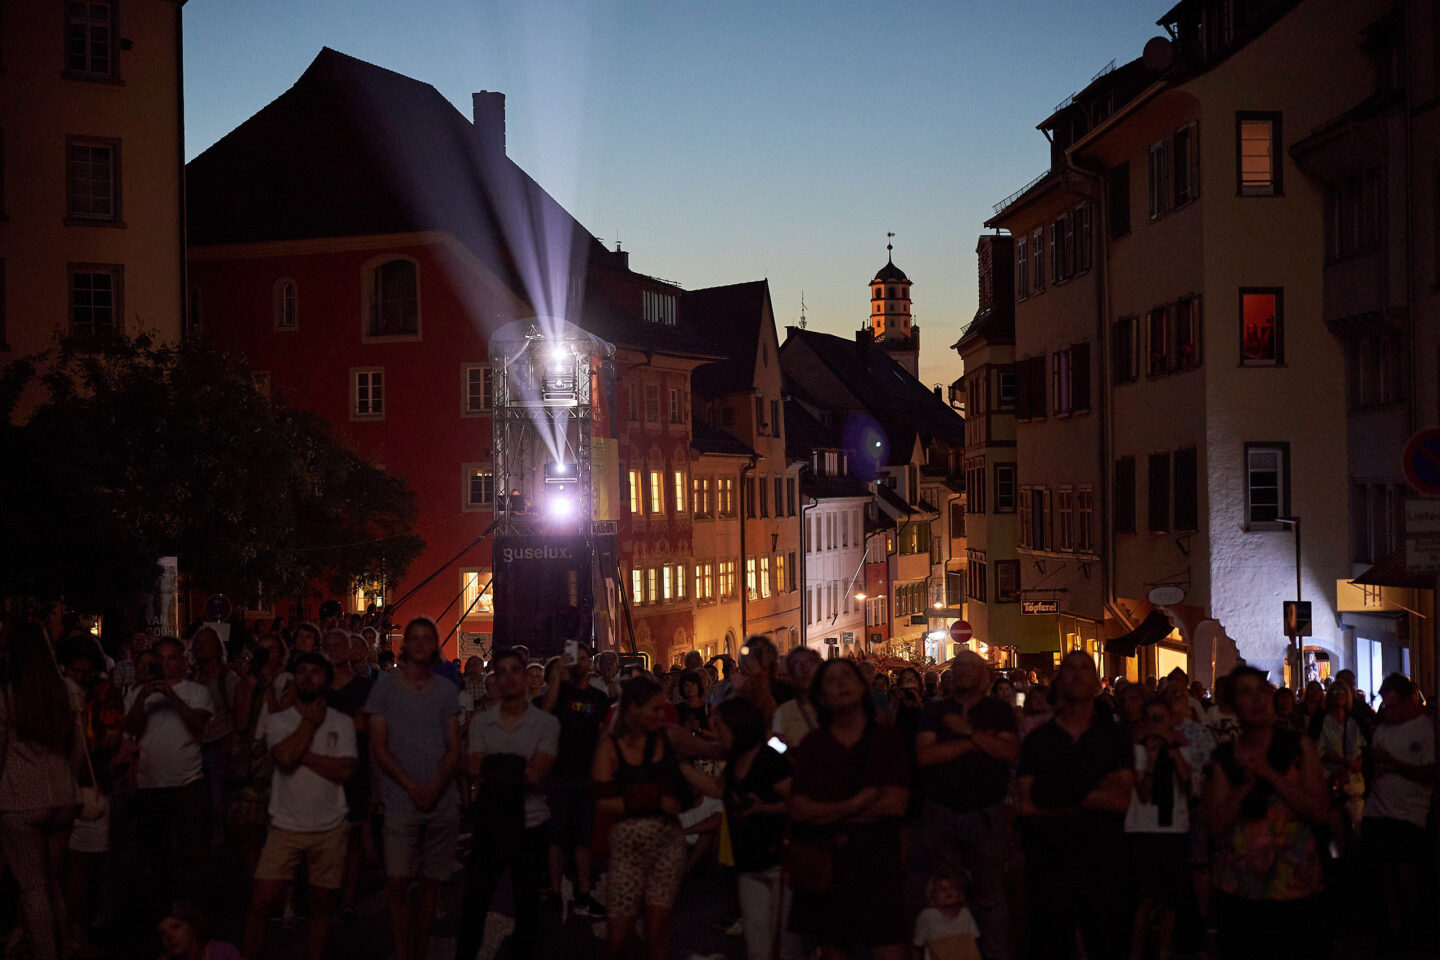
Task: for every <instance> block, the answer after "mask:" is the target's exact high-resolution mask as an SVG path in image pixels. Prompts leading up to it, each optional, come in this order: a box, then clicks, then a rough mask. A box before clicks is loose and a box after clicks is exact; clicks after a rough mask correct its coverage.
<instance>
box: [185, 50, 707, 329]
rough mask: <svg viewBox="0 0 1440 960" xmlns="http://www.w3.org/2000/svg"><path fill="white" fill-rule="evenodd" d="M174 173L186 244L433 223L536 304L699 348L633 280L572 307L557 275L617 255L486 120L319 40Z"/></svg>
mask: <svg viewBox="0 0 1440 960" xmlns="http://www.w3.org/2000/svg"><path fill="white" fill-rule="evenodd" d="M185 183H186V211H187V230H188V238H187V239H188V241H189V243H190V244H192V245H194V246H209V245H215V244H229V243H259V242H265V241H275V240H303V239H312V238H320V237H352V236H365V235H373V234H386V233H412V232H418V231H426V230H439V231H445V232H448V233H451V234H453V235H454V236H455V237H456V238H457V239H459V240H460V242H461V243H463V244H464V245H465V246H466V247H467V248H468V249H469V250H470V251H471V252H472V253H473V254H474V255H475V256H476V257H477V258H478V259H479V260H480V261H481V262H483V263H484V264H485V265H486V266H487V267H488V268H489V269H490V270H492V271H493V272H494V273H495V274H496V275H497V276H498V277H500V279H501V280H502V281H503V282H504V283H505V284H506V285H507V286H508V287H509V288H510V290H511V291H512V292H513V293H514V294H515V295H516V296H517V297H519V298H520V299H522V300H524V301H525V302H527V303H529V304H530V305H531V306H532V307H533V308H534V309H535V311H536V312H537V313H539V314H547V315H562V314H563V315H566V319H569V320H572V321H574V322H578V323H579V324H580V325H581V326H583V327H585V328H586V329H588V330H591V332H593V333H596V334H598V335H600V336H603V337H605V338H606V339H607V340H611V341H612V342H615V343H620V344H626V345H636V346H641V347H655V348H662V349H672V350H677V351H682V352H689V353H696V354H701V355H705V354H708V353H709V350H708V348H706V347H705V345H704V344H703V343H702V342H701V341H699V340H698V339H697V338H695V337H693V336H691V335H690V334H689V333H688V332H687V331H683V330H680V329H679V328H678V327H657V326H654V325H651V324H645V323H643V322H642V321H641V318H640V311H641V306H640V295H639V293H638V287H637V288H636V293H635V297H634V300H635V302H634V304H633V305H631V304H629V303H624V302H619V301H616V300H615V298H614V297H610V298H607V297H606V296H605V295H603V294H600V293H597V292H596V284H595V283H594V282H593V279H594V278H593V276H588V277H587V283H586V284H585V289H586V292H587V302H586V304H585V306H584V313H583V315H582V316H578V317H577V316H574V314H575V312H576V310H575V307H576V305H575V304H570V303H566V302H564V298H565V297H566V292H567V291H568V290H569V289H570V286H569V284H568V283H567V282H566V280H565V279H561V280H559V281H558V282H557V281H556V280H555V278H557V277H558V278H567V279H568V278H569V277H570V276H572V275H574V274H575V273H577V272H586V273H588V272H589V271H594V270H601V271H604V270H610V271H614V272H617V273H628V272H629V271H628V270H626V268H625V267H624V266H623V264H622V263H621V261H620V258H619V257H618V256H617V255H615V254H612V253H610V252H609V251H607V250H606V249H605V248H604V246H603V245H602V244H601V243H600V242H599V241H598V240H597V239H595V237H594V236H592V235H591V234H590V232H589V231H588V230H586V229H585V228H584V227H583V226H581V225H580V223H579V222H578V221H576V220H575V218H574V217H572V216H571V215H570V214H569V212H568V211H566V210H565V208H564V207H562V206H561V205H560V204H559V203H558V202H556V200H555V199H554V198H553V197H551V196H550V195H549V194H548V193H546V192H545V190H544V189H542V188H541V187H540V185H539V184H537V183H536V182H535V181H534V180H533V179H532V178H531V177H530V176H529V174H527V173H526V172H525V171H524V170H522V169H520V167H519V166H518V165H516V164H515V163H514V162H512V161H511V160H510V159H509V158H508V157H506V156H505V146H504V142H503V138H502V137H501V136H500V135H499V131H498V129H497V130H495V131H492V132H490V133H487V132H486V131H485V130H483V129H482V128H481V127H477V126H476V125H474V124H472V123H471V122H470V121H469V120H468V119H467V118H466V117H465V116H464V115H462V114H461V113H460V111H458V110H456V109H455V107H454V106H453V105H452V104H451V103H450V102H449V101H448V100H446V99H445V98H444V97H443V96H441V94H440V92H439V91H438V90H436V89H435V88H434V87H433V86H431V85H430V84H428V83H424V82H422V81H419V80H415V79H412V78H411V77H407V76H404V75H403V74H399V73H396V72H394V71H392V70H386V69H384V68H383V67H378V66H376V65H375V64H372V63H367V62H365V61H363V60H358V59H356V58H355V57H350V56H347V55H345V54H343V53H339V52H337V51H335V50H331V49H330V48H328V47H326V48H324V49H322V50H321V51H320V53H319V55H318V56H316V58H315V59H314V61H313V62H311V64H310V66H309V67H308V68H306V70H305V72H304V73H303V74H301V76H300V78H299V79H298V80H296V81H295V83H294V85H293V86H291V87H290V89H289V90H287V91H285V92H284V93H283V94H281V95H280V96H279V97H277V98H276V99H275V100H273V101H271V102H270V103H269V104H267V105H266V106H265V107H264V108H262V109H261V110H260V111H259V112H258V113H256V114H255V115H254V116H252V117H250V118H249V119H248V120H246V121H245V122H244V123H242V124H240V126H238V127H236V128H235V129H234V130H232V131H230V132H229V133H228V134H226V135H225V136H224V137H222V138H221V139H220V140H219V141H217V142H216V143H215V144H213V145H212V146H211V147H210V148H209V149H207V150H206V151H205V152H204V153H202V154H200V155H199V156H198V157H196V158H195V159H194V160H192V161H190V163H189V164H188V165H187V166H186V176H185ZM631 279H632V280H633V281H634V283H635V284H645V283H646V282H647V281H648V278H644V277H641V276H640V275H638V274H635V275H632V277H631ZM551 291H553V295H552V293H551ZM677 293H678V290H677ZM591 294H594V298H593V300H591V299H590V297H591ZM477 319H478V320H480V321H482V322H486V323H492V322H493V323H494V325H495V326H496V327H498V326H499V325H500V324H502V323H504V322H506V321H507V320H509V319H512V318H510V317H477Z"/></svg>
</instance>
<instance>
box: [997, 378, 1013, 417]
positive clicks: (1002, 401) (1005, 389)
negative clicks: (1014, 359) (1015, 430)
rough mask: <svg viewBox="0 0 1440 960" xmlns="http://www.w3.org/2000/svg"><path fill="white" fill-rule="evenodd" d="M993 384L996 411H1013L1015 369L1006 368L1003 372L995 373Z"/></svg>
mask: <svg viewBox="0 0 1440 960" xmlns="http://www.w3.org/2000/svg"><path fill="white" fill-rule="evenodd" d="M995 383H996V387H995V395H996V403H997V409H999V410H1002V411H1003V410H1014V409H1015V393H1016V387H1015V368H1014V367H1006V368H1004V369H1003V370H998V371H996V373H995Z"/></svg>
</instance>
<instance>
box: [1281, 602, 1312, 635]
mask: <svg viewBox="0 0 1440 960" xmlns="http://www.w3.org/2000/svg"><path fill="white" fill-rule="evenodd" d="M1284 616H1285V635H1286V636H1287V637H1308V636H1310V601H1309V600H1286V601H1285V613H1284Z"/></svg>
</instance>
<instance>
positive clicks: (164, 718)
mask: <svg viewBox="0 0 1440 960" xmlns="http://www.w3.org/2000/svg"><path fill="white" fill-rule="evenodd" d="M141 689H142V688H141V687H134V688H132V689H131V690H130V692H129V693H127V694H126V695H125V710H126V712H127V713H128V712H129V711H130V709H131V707H133V706H134V705H135V701H136V700H137V699H138V698H139V696H140V691H141ZM174 689H175V695H176V696H178V697H179V698H180V700H181V702H183V703H184V704H185V706H187V707H189V708H190V709H191V710H203V711H205V712H206V713H214V712H215V704H214V702H212V701H211V699H210V691H209V690H207V689H206V688H205V685H204V684H200V683H196V682H195V681H194V680H181V681H180V682H179V683H177V684H175V685H174ZM145 713H146V715H147V717H148V719H147V720H146V721H145V733H144V734H143V735H142V736H141V737H140V761H139V763H137V764H136V766H135V786H136V787H138V788H139V789H141V790H149V789H151V788H157V787H183V786H185V784H187V783H194V782H195V781H196V780H199V779H200V776H201V767H200V738H198V737H196V736H195V735H194V734H192V733H191V732H190V730H189V728H188V727H186V726H185V721H184V720H182V719H180V714H178V713H176V712H175V708H174V707H172V706H171V705H170V699H169V698H168V697H166V696H165V694H163V693H152V694H151V695H150V697H149V699H147V700H146V701H145Z"/></svg>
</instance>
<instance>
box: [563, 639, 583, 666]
mask: <svg viewBox="0 0 1440 960" xmlns="http://www.w3.org/2000/svg"><path fill="white" fill-rule="evenodd" d="M579 655H580V644H579V643H577V642H576V641H574V640H566V641H565V666H567V667H573V666H575V661H576V659H578V657H579Z"/></svg>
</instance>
